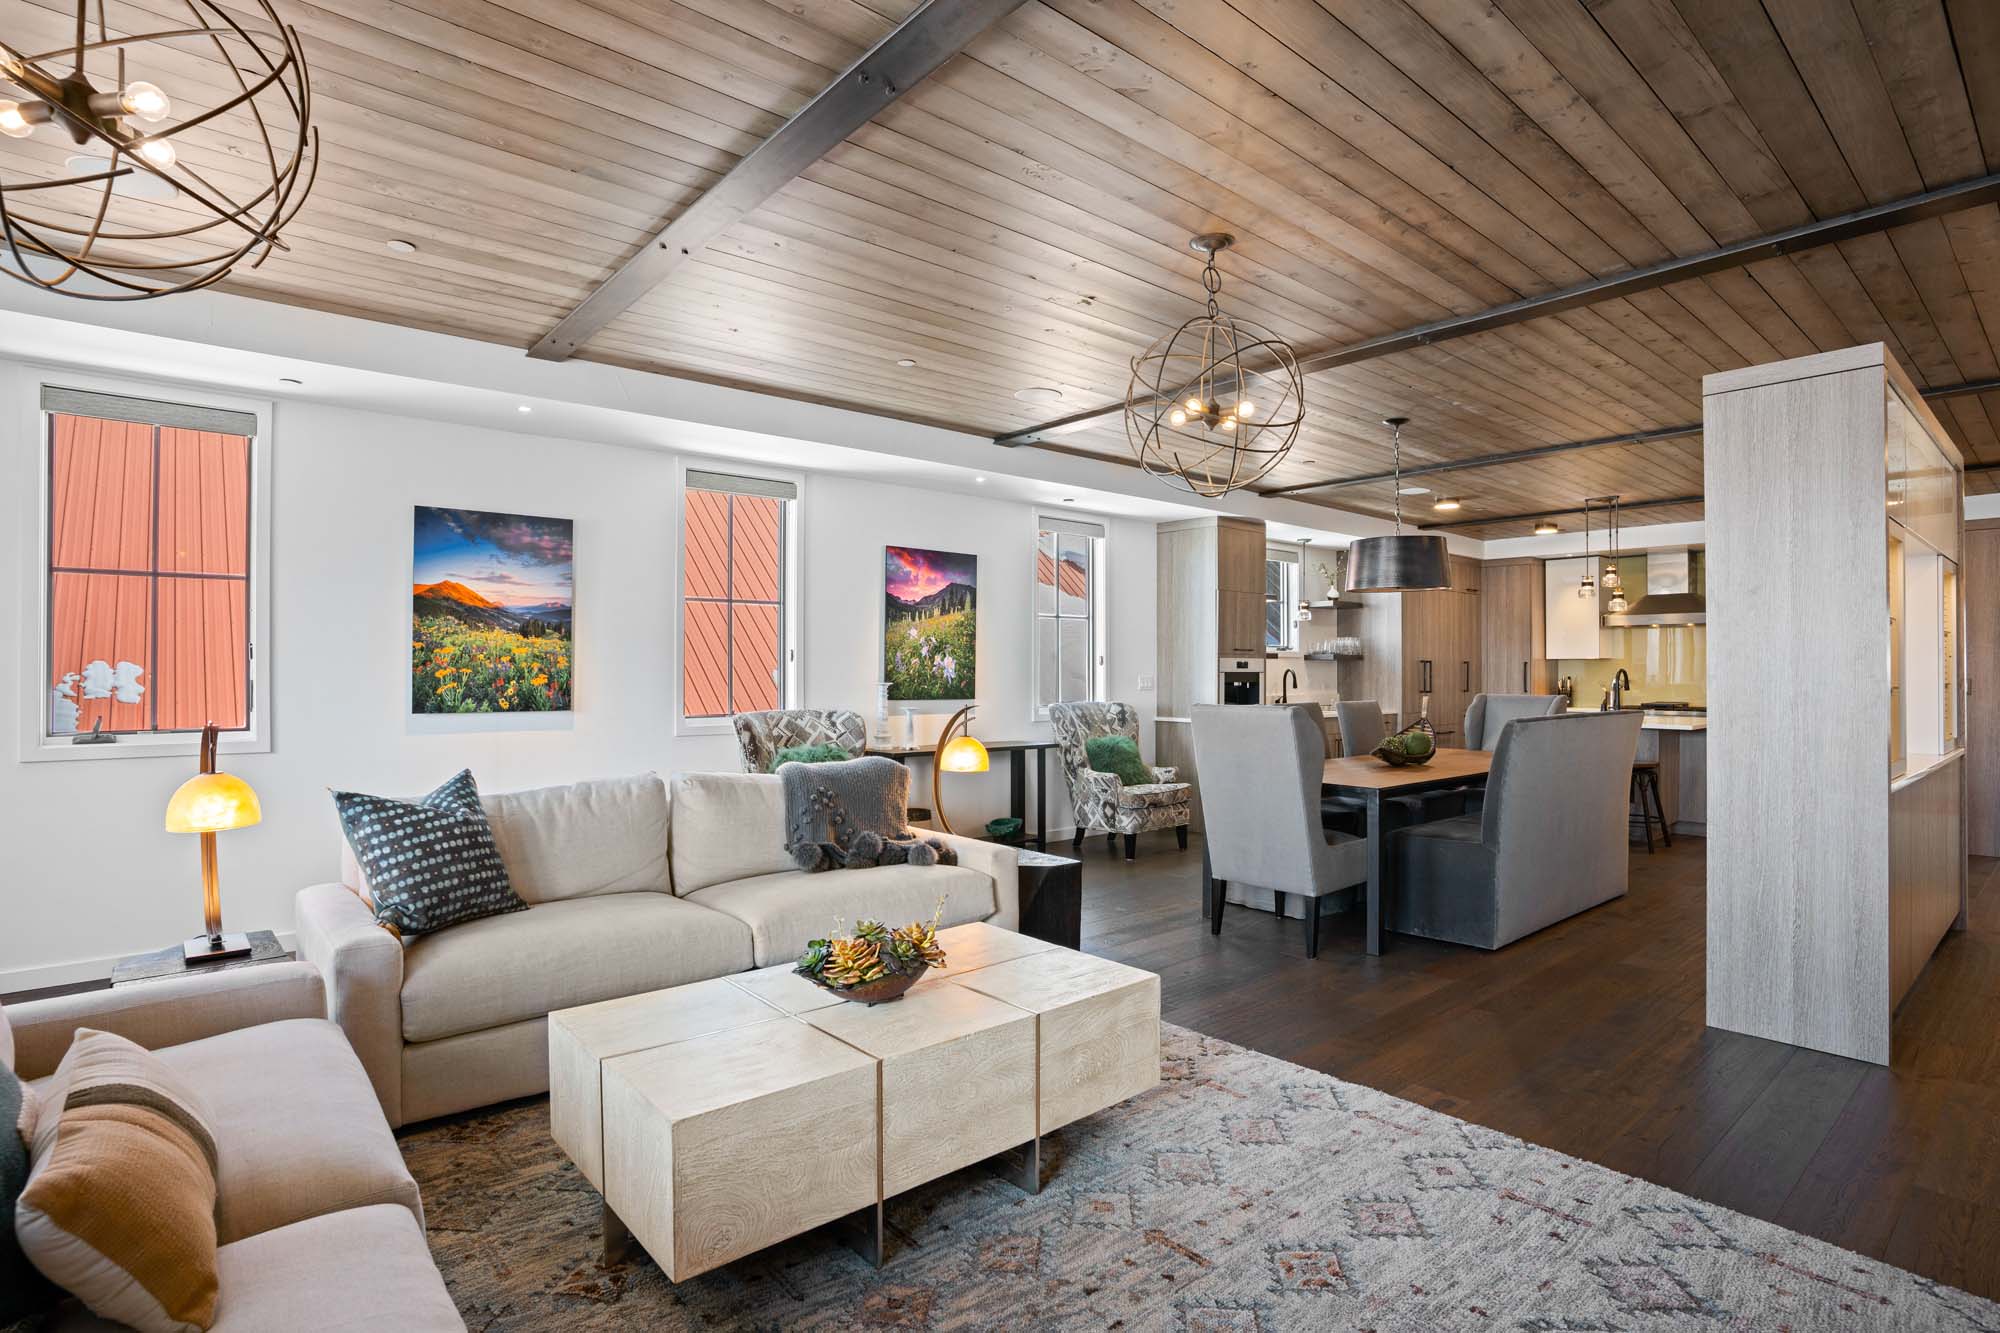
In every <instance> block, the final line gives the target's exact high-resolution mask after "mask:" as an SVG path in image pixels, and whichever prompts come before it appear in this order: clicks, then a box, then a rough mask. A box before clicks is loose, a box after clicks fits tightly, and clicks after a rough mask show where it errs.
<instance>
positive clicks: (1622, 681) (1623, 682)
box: [1609, 667, 1632, 713]
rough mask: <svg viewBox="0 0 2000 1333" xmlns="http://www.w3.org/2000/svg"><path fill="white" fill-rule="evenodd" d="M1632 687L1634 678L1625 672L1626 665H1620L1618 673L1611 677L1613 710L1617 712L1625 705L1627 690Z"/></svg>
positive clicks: (1610, 692)
mask: <svg viewBox="0 0 2000 1333" xmlns="http://www.w3.org/2000/svg"><path fill="white" fill-rule="evenodd" d="M1631 688H1632V678H1631V677H1630V676H1628V675H1626V674H1625V668H1624V667H1619V668H1618V674H1616V675H1615V676H1613V677H1612V678H1611V689H1610V691H1609V697H1610V701H1611V711H1612V712H1614V713H1615V712H1617V711H1618V710H1619V709H1621V708H1623V707H1624V706H1625V691H1627V690H1629V689H1631Z"/></svg>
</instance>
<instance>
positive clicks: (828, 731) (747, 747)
mask: <svg viewBox="0 0 2000 1333" xmlns="http://www.w3.org/2000/svg"><path fill="white" fill-rule="evenodd" d="M733 721H734V722H735V724H736V744H737V745H738V746H740V747H741V748H742V750H743V770H744V772H746V773H768V772H770V771H771V761H772V760H773V759H775V758H777V757H778V751H780V750H786V749H790V748H791V747H792V746H794V745H838V746H840V747H841V748H842V749H844V750H846V751H847V753H848V756H849V757H850V758H852V757H853V756H855V755H858V754H860V753H861V751H862V750H863V749H864V748H865V747H866V746H867V744H868V724H867V723H866V722H863V721H862V720H861V714H859V713H857V712H855V711H854V710H853V709H851V708H781V709H778V710H776V711H774V712H769V713H738V714H737V715H736V716H735V718H734V719H733Z"/></svg>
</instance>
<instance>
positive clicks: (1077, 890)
mask: <svg viewBox="0 0 2000 1333" xmlns="http://www.w3.org/2000/svg"><path fill="white" fill-rule="evenodd" d="M1020 858H1021V879H1020V884H1021V933H1022V934H1023V935H1032V936H1034V937H1035V938H1036V939H1038V940H1047V941H1048V942H1049V943H1050V944H1060V945H1062V946H1063V947H1064V948H1066V949H1081V948H1082V947H1083V862H1081V861H1078V860H1075V859H1074V858H1072V857H1067V856H1057V855H1055V854H1054V853H1052V852H1034V851H1028V850H1026V849H1025V848H1024V849H1023V850H1022V851H1021V852H1020Z"/></svg>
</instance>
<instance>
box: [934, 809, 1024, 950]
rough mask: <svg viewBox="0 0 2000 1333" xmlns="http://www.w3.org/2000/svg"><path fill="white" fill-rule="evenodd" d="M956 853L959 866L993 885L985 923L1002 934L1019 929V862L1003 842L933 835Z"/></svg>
mask: <svg viewBox="0 0 2000 1333" xmlns="http://www.w3.org/2000/svg"><path fill="white" fill-rule="evenodd" d="M927 836H929V837H933V838H938V839H940V840H942V841H943V842H944V844H945V845H946V846H947V847H950V848H951V849H952V850H953V851H955V852H957V853H958V863H959V864H960V865H962V866H964V867H966V868H967V869H969V870H977V871H979V872H980V873H981V874H983V875H985V876H986V877H987V878H989V879H991V880H992V881H993V906H994V912H993V915H992V916H990V917H988V918H987V920H989V921H991V922H992V923H993V924H994V925H996V926H999V927H1000V928H1002V929H1003V930H1019V929H1020V928H1021V858H1020V855H1019V854H1018V853H1017V852H1016V851H1015V850H1014V849H1013V848H1012V847H1010V846H1008V845H1007V844H1006V843H1004V842H985V841H982V840H981V839H979V838H967V837H964V836H962V835H960V834H956V833H933V834H929V835H927Z"/></svg>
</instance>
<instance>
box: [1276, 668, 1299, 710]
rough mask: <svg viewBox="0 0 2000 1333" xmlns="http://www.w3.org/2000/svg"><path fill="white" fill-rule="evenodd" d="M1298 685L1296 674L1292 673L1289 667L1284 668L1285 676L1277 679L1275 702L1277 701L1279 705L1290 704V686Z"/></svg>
mask: <svg viewBox="0 0 2000 1333" xmlns="http://www.w3.org/2000/svg"><path fill="white" fill-rule="evenodd" d="M1298 683H1299V678H1298V676H1297V674H1296V673H1294V672H1293V670H1292V669H1291V668H1290V667H1286V668H1285V674H1284V675H1283V676H1281V677H1279V679H1278V700H1277V701H1278V702H1279V703H1281V704H1282V703H1290V702H1291V700H1292V686H1294V685H1296V684H1298Z"/></svg>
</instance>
